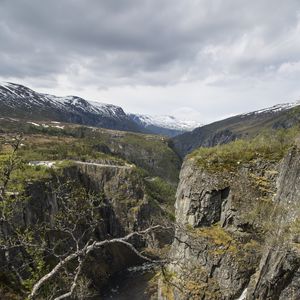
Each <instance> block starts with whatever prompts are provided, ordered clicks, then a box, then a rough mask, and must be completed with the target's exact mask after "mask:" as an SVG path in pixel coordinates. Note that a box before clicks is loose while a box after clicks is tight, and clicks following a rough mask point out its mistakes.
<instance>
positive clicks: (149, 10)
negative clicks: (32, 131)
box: [0, 0, 300, 123]
mask: <svg viewBox="0 0 300 300" xmlns="http://www.w3.org/2000/svg"><path fill="white" fill-rule="evenodd" d="M0 79H1V80H5V81H13V82H16V83H22V84H25V85H27V86H29V87H31V88H33V89H35V90H37V91H41V92H48V93H52V94H57V95H69V94H73V95H78V96H81V97H83V98H86V99H90V100H97V101H101V102H107V103H113V104H116V105H120V106H122V107H123V108H124V110H126V111H129V112H137V113H147V114H173V115H175V116H177V117H180V118H182V119H194V120H197V121H200V122H204V123H207V122H210V121H212V120H216V119H219V118H223V117H225V116H229V115H232V114H236V113H240V112H247V111H251V110H255V109H258V108H263V107H268V106H270V105H273V104H277V103H282V102H293V101H296V100H298V99H300V1H299V0H284V1H283V0H251V1H250V0H44V1H42V0H0Z"/></svg>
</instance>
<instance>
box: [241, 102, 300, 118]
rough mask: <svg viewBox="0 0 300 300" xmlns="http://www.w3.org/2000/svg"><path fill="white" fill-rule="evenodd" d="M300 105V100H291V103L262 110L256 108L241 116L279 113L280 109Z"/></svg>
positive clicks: (283, 109)
mask: <svg viewBox="0 0 300 300" xmlns="http://www.w3.org/2000/svg"><path fill="white" fill-rule="evenodd" d="M298 105H300V100H299V101H296V102H291V103H282V104H277V105H274V106H271V107H268V108H263V109H260V110H256V111H253V112H250V113H245V114H241V116H245V117H246V116H250V115H260V114H266V113H277V112H280V111H285V110H288V109H291V108H293V107H296V106H298Z"/></svg>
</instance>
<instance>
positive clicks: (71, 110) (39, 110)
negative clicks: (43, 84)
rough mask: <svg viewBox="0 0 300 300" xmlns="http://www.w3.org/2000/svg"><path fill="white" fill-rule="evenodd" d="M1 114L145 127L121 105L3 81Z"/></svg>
mask: <svg viewBox="0 0 300 300" xmlns="http://www.w3.org/2000/svg"><path fill="white" fill-rule="evenodd" d="M0 116H3V117H17V118H26V119H30V120H53V121H60V122H68V123H79V124H84V125H91V126H97V127H103V128H109V129H118V130H126V131H137V132H143V131H144V130H143V129H142V128H141V127H139V126H138V125H137V124H136V123H135V122H133V121H132V120H131V119H130V118H129V117H128V116H127V115H126V113H125V112H124V111H123V109H122V108H121V107H118V106H115V105H111V104H102V103H97V102H89V101H86V100H85V99H82V98H80V97H75V96H67V97H56V96H52V95H47V94H41V93H37V92H35V91H33V90H31V89H29V88H27V87H25V86H22V85H18V84H14V83H4V84H0Z"/></svg>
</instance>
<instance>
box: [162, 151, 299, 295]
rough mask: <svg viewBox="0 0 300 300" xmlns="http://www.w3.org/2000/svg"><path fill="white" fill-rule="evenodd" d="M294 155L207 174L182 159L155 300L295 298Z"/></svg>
mask: <svg viewBox="0 0 300 300" xmlns="http://www.w3.org/2000/svg"><path fill="white" fill-rule="evenodd" d="M299 174H300V150H299V149H297V148H296V147H295V148H293V149H291V150H290V152H289V153H288V154H287V155H286V157H285V158H284V159H283V160H282V161H281V162H276V161H270V160H266V159H256V160H254V161H250V162H248V163H243V164H239V162H236V165H234V166H231V167H230V168H223V169H218V170H214V169H213V168H211V169H210V168H208V167H207V166H206V167H204V166H202V165H201V164H199V163H198V161H197V159H194V158H192V157H191V158H187V159H186V160H185V162H184V164H183V167H182V170H181V173H180V183H179V186H178V189H177V196H176V204H175V208H176V222H177V229H176V233H175V236H176V237H175V240H174V242H173V245H172V248H171V251H170V260H171V263H170V264H169V266H168V268H167V270H166V271H165V274H164V275H163V276H162V277H161V279H160V282H159V299H175V300H181V299H203V300H204V299H222V300H227V299H248V300H250V299H251V300H252V299H261V300H262V299H270V300H271V299H280V300H283V299H291V300H293V299H299V297H300V294H299V290H300V285H299V281H300V279H299V273H300V271H299V266H300V264H299V263H300V251H299V249H300V247H299V228H298V227H297V225H299V224H297V219H298V218H299V202H300V179H299V178H300V177H299Z"/></svg>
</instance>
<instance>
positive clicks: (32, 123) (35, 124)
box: [27, 122, 40, 127]
mask: <svg viewBox="0 0 300 300" xmlns="http://www.w3.org/2000/svg"><path fill="white" fill-rule="evenodd" d="M27 123H28V124H31V125H34V126H38V127H39V126H40V124H37V123H34V122H27Z"/></svg>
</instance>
